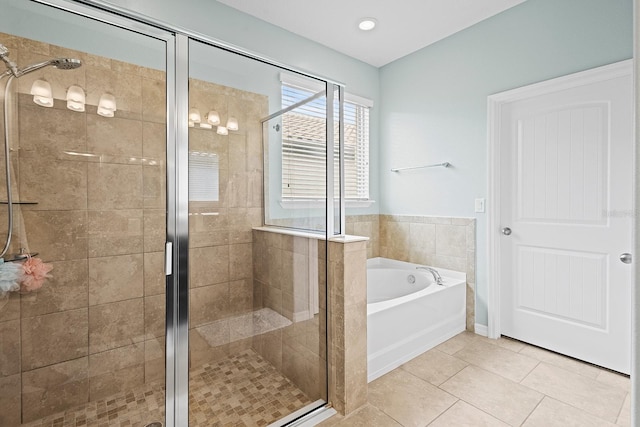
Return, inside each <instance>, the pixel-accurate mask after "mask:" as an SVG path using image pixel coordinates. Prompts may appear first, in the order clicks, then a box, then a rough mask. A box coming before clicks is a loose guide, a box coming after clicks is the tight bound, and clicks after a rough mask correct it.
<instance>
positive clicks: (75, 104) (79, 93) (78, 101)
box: [67, 86, 86, 112]
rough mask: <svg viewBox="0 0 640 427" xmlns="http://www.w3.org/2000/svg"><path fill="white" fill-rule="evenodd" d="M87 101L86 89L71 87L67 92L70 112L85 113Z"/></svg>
mask: <svg viewBox="0 0 640 427" xmlns="http://www.w3.org/2000/svg"><path fill="white" fill-rule="evenodd" d="M85 99H86V97H85V94H84V89H82V88H81V87H80V86H71V87H69V89H68V90H67V108H68V109H69V110H72V111H78V112H83V111H84V103H85Z"/></svg>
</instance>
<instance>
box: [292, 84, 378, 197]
mask: <svg viewBox="0 0 640 427" xmlns="http://www.w3.org/2000/svg"><path fill="white" fill-rule="evenodd" d="M283 80H284V79H283ZM319 91H323V89H322V87H320V88H318V89H317V90H314V89H308V88H304V87H301V86H299V85H296V84H292V83H288V82H284V81H283V84H282V108H287V107H289V106H291V105H294V104H296V103H298V102H300V101H303V100H306V99H308V98H310V97H312V96H314V95H315V94H317V93H318V92H319ZM365 103H367V104H369V105H364V104H365ZM369 107H370V102H369V101H367V100H364V102H363V103H358V102H354V101H352V100H350V99H349V98H348V97H347V100H345V102H344V124H345V129H344V145H345V146H344V162H345V164H344V169H345V197H346V198H347V199H352V200H368V199H369ZM325 110H326V97H325V96H324V95H322V96H318V97H317V98H316V99H313V100H312V101H310V102H307V103H306V104H304V105H302V106H300V107H298V108H295V109H294V110H291V111H289V112H287V113H285V114H283V115H282V198H283V200H287V199H290V200H293V199H310V200H313V199H322V198H325V197H326V192H325V189H326V184H325V182H326V170H325V169H326V165H325V159H326V120H325ZM334 110H335V111H336V120H335V123H336V125H335V132H336V135H337V131H338V116H337V114H338V113H337V111H338V108H337V102H336V108H335V109H334ZM336 142H337V138H336ZM335 158H336V162H337V161H338V147H337V144H336V152H335ZM336 167H337V163H336ZM336 185H337V181H336Z"/></svg>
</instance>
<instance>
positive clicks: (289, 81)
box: [279, 73, 375, 209]
mask: <svg viewBox="0 0 640 427" xmlns="http://www.w3.org/2000/svg"><path fill="white" fill-rule="evenodd" d="M280 82H281V85H280V87H281V89H280V93H281V96H282V86H283V85H287V86H294V87H298V88H300V89H302V90H308V91H310V92H313V93H317V92H320V91H324V90H326V88H325V86H324V85H323V84H322V83H320V82H318V83H317V84H314V83H313V82H310V81H309V80H308V79H303V78H300V77H298V76H295V75H292V74H287V73H280ZM281 100H282V98H281ZM344 102H345V103H351V104H356V105H357V106H361V107H364V108H367V110H368V113H369V114H368V121H369V129H367V150H368V151H369V153H368V157H369V158H370V155H371V138H370V115H371V108H373V101H372V100H371V99H368V98H365V97H361V96H358V95H354V94H351V93H346V92H345V93H344ZM281 145H282V143H281ZM356 149H357V148H356ZM281 156H283V155H282V154H281ZM368 163H369V162H368ZM368 166H369V165H368ZM367 169H368V170H367V181H366V185H367V187H368V189H367V193H368V197H367V198H356V197H354V198H348V197H345V198H344V200H345V203H346V206H347V207H369V206H371V205H372V204H373V203H375V200H373V199H372V198H371V169H370V168H367ZM356 174H357V165H356ZM280 184H281V185H280V186H279V191H280V200H279V204H280V206H281V207H282V208H284V209H301V208H317V207H322V206H324V203H325V199H324V198H315V199H314V198H302V197H291V196H284V195H283V191H282V188H283V185H282V184H283V176H281V177H280Z"/></svg>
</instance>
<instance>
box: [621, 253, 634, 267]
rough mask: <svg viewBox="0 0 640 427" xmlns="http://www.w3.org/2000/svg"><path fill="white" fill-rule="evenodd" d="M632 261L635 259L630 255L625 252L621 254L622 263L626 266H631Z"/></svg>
mask: <svg viewBox="0 0 640 427" xmlns="http://www.w3.org/2000/svg"><path fill="white" fill-rule="evenodd" d="M632 260H633V257H632V256H631V254H630V253H627V252H625V253H623V254H620V261H622V262H624V263H625V264H631V261H632Z"/></svg>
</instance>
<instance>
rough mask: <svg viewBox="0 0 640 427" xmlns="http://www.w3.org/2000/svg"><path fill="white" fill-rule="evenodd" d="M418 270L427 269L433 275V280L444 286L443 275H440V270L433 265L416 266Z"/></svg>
mask: <svg viewBox="0 0 640 427" xmlns="http://www.w3.org/2000/svg"><path fill="white" fill-rule="evenodd" d="M416 270H426V271H428V272H429V273H431V275H432V276H433V280H435V281H436V285H440V286H444V284H443V283H442V277H441V276H440V273H438V270H436V269H435V268H431V267H416Z"/></svg>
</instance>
